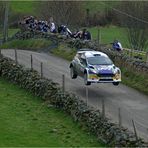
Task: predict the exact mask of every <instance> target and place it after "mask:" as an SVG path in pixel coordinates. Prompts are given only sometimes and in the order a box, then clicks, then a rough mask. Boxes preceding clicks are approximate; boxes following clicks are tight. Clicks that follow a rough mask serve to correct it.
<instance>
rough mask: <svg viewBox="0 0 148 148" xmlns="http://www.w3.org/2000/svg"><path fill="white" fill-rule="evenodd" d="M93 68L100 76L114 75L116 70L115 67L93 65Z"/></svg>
mask: <svg viewBox="0 0 148 148" xmlns="http://www.w3.org/2000/svg"><path fill="white" fill-rule="evenodd" d="M93 67H94V68H95V70H96V71H97V72H98V73H100V74H102V73H103V74H113V73H114V70H115V68H116V67H115V66H114V65H93Z"/></svg>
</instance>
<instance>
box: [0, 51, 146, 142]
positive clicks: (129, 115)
mask: <svg viewBox="0 0 148 148" xmlns="http://www.w3.org/2000/svg"><path fill="white" fill-rule="evenodd" d="M3 51H4V50H2V51H1V53H2V54H3ZM11 51H13V50H11ZM24 52H26V51H23V50H22V51H19V50H14V51H13V52H10V51H9V50H5V51H4V55H5V56H7V57H10V58H12V59H13V60H15V62H16V64H18V63H19V64H21V65H25V67H27V68H32V69H34V70H37V71H38V72H39V73H40V74H41V77H46V78H48V79H52V78H51V75H53V76H54V75H55V74H58V79H57V82H58V83H59V84H60V85H61V87H62V90H63V92H65V91H67V90H68V87H69V86H68V84H67V80H68V76H67V75H68V74H67V72H66V73H64V71H62V66H61V69H60V71H59V72H57V70H56V69H55V68H54V67H52V66H51V64H50V62H49V61H48V60H47V59H44V58H39V56H38V55H34V54H25V55H24V54H23V53H24ZM49 73H50V75H49ZM66 85H67V86H66ZM82 87H83V88H82V89H84V90H83V94H82V96H83V97H82V96H81V97H80V96H79V97H80V98H83V100H84V101H86V104H87V105H88V106H93V107H94V108H96V109H97V110H98V109H99V110H100V111H101V113H102V117H103V118H105V117H107V118H109V119H110V120H111V121H112V122H115V123H117V124H118V125H119V126H120V127H121V126H123V127H126V128H128V129H129V130H130V131H132V132H134V133H135V136H136V137H139V136H140V137H142V138H143V139H145V140H146V141H148V121H146V119H145V118H144V116H142V115H141V114H139V115H138V114H136V113H135V112H133V111H132V110H129V108H128V107H127V108H126V106H125V107H124V106H123V104H122V103H121V104H117V103H115V102H110V101H109V100H107V99H105V98H101V97H98V96H95V103H94V102H93V100H92V98H91V96H90V93H91V91H92V90H91V89H90V88H89V87H88V86H84V85H83V86H82Z"/></svg>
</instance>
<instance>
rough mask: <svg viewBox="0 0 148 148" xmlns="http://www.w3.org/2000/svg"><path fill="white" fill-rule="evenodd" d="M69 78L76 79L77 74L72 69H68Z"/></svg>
mask: <svg viewBox="0 0 148 148" xmlns="http://www.w3.org/2000/svg"><path fill="white" fill-rule="evenodd" d="M70 76H71V78H72V79H76V78H77V74H76V73H75V71H74V68H73V67H70Z"/></svg>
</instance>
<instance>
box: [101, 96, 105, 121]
mask: <svg viewBox="0 0 148 148" xmlns="http://www.w3.org/2000/svg"><path fill="white" fill-rule="evenodd" d="M102 118H103V119H104V118H105V102H104V99H102Z"/></svg>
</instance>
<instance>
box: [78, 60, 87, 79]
mask: <svg viewBox="0 0 148 148" xmlns="http://www.w3.org/2000/svg"><path fill="white" fill-rule="evenodd" d="M86 66H87V63H86V59H84V58H80V63H79V75H80V76H81V77H83V76H84V70H85V68H86Z"/></svg>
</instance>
